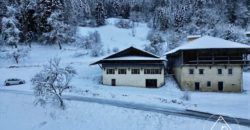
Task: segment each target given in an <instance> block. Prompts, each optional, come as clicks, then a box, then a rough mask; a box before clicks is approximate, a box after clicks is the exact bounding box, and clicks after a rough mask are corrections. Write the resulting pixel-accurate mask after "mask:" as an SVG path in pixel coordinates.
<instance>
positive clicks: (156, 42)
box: [144, 32, 165, 55]
mask: <svg viewBox="0 0 250 130" xmlns="http://www.w3.org/2000/svg"><path fill="white" fill-rule="evenodd" d="M147 38H148V40H149V41H150V44H149V45H146V46H145V48H144V50H146V51H148V52H151V53H153V54H156V55H162V53H163V51H164V42H165V41H164V40H163V38H162V37H161V34H160V33H157V32H149V34H148V37H147Z"/></svg>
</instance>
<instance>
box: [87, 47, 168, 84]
mask: <svg viewBox="0 0 250 130" xmlns="http://www.w3.org/2000/svg"><path fill="white" fill-rule="evenodd" d="M96 64H98V65H100V67H101V69H102V81H103V84H104V85H110V86H135V87H146V88H157V87H161V86H163V85H164V84H165V80H164V70H165V60H164V59H161V58H160V57H158V56H156V55H154V54H151V53H149V52H146V51H143V50H140V49H137V48H135V47H129V48H127V49H125V50H122V51H120V52H117V53H115V54H112V55H110V56H108V57H106V58H104V59H102V60H99V61H97V62H95V63H93V64H91V65H96Z"/></svg>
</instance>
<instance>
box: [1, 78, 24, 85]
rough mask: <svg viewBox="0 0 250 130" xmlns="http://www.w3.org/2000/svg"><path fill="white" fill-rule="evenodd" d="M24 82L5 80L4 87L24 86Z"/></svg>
mask: <svg viewBox="0 0 250 130" xmlns="http://www.w3.org/2000/svg"><path fill="white" fill-rule="evenodd" d="M24 83H25V81H24V80H21V79H7V80H5V82H4V84H5V86H10V85H19V84H24Z"/></svg>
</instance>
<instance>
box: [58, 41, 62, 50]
mask: <svg viewBox="0 0 250 130" xmlns="http://www.w3.org/2000/svg"><path fill="white" fill-rule="evenodd" d="M58 46H59V49H60V50H62V45H61V42H58Z"/></svg>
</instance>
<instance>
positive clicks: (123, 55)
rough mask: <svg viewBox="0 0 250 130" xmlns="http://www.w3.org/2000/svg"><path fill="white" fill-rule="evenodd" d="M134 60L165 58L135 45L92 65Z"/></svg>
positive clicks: (156, 60) (157, 60) (161, 60)
mask: <svg viewBox="0 0 250 130" xmlns="http://www.w3.org/2000/svg"><path fill="white" fill-rule="evenodd" d="M128 61H130V62H133V63H139V62H143V61H145V62H151V61H154V62H155V63H158V62H161V63H162V62H163V61H165V59H162V58H160V57H159V56H157V55H154V54H152V53H150V52H147V51H144V50H141V49H138V48H135V47H129V48H127V49H124V50H122V51H119V52H117V53H114V54H112V55H110V56H108V57H105V58H103V59H102V60H99V61H97V62H94V63H92V64H90V65H95V64H103V63H115V62H119V63H121V62H124V63H125V62H126V63H127V62H128Z"/></svg>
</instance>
